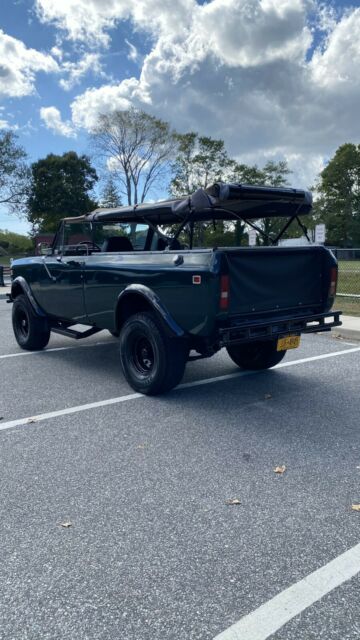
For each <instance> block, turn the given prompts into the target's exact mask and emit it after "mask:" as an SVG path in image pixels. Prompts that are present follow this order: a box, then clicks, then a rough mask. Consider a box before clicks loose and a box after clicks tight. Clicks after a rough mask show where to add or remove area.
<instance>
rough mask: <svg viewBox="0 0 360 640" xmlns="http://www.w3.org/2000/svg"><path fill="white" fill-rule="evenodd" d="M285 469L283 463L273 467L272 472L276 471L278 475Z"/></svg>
mask: <svg viewBox="0 0 360 640" xmlns="http://www.w3.org/2000/svg"><path fill="white" fill-rule="evenodd" d="M285 471H286V467H285V465H284V464H283V465H281V467H275V469H274V472H275V473H278V474H279V475H282V474H283V473H285Z"/></svg>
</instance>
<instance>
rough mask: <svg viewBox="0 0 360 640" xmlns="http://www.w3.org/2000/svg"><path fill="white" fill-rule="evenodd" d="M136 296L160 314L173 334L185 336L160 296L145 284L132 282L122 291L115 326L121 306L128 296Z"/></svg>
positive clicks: (116, 310)
mask: <svg viewBox="0 0 360 640" xmlns="http://www.w3.org/2000/svg"><path fill="white" fill-rule="evenodd" d="M134 296H137V297H138V298H140V299H141V298H142V300H143V301H145V302H146V303H147V306H150V307H151V308H152V309H153V310H154V311H155V313H156V314H157V315H158V316H160V318H161V319H162V321H163V322H164V325H165V327H166V328H167V329H168V331H169V333H170V335H171V336H173V337H176V338H183V337H185V332H184V330H183V329H182V328H181V327H180V326H179V325H178V324H177V322H176V321H175V320H174V318H173V317H172V315H171V314H170V313H169V311H168V310H167V308H166V307H165V305H164V304H163V303H162V302H161V300H160V298H159V296H158V295H157V294H156V293H155V292H154V291H152V289H150V288H149V287H146V286H145V285H143V284H130V285H128V286H127V287H126V288H125V289H124V290H123V291H122V292H121V293H120V295H119V296H118V299H117V304H116V308H115V326H117V324H118V319H119V308H120V307H121V305H122V304H123V303H124V302H125V301H126V298H130V297H131V298H132V299H134Z"/></svg>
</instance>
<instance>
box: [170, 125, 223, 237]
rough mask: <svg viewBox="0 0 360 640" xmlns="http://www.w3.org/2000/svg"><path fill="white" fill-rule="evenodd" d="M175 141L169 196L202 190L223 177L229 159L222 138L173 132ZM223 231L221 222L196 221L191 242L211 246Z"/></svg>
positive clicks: (178, 195)
mask: <svg viewBox="0 0 360 640" xmlns="http://www.w3.org/2000/svg"><path fill="white" fill-rule="evenodd" d="M176 142H177V153H176V158H175V160H174V162H173V163H172V171H173V179H172V180H171V183H170V193H171V195H172V196H173V197H181V196H185V195H189V194H191V193H193V192H194V191H196V189H199V188H203V189H206V188H207V187H208V186H210V185H211V184H213V183H214V182H223V181H225V180H226V178H227V174H228V172H229V171H230V168H231V167H232V166H233V161H232V160H231V159H230V158H229V156H228V154H227V151H226V149H225V145H224V142H223V140H214V139H213V138H210V137H208V136H199V135H198V134H197V133H195V132H190V133H185V134H176ZM227 231H228V229H227V228H226V225H225V224H224V223H222V222H221V221H217V223H216V225H215V226H214V225H213V224H209V223H197V224H196V225H195V234H194V241H195V244H199V245H200V246H215V245H217V244H219V242H223V241H224V239H225V237H226V233H227ZM230 235H231V234H230ZM227 236H229V233H227Z"/></svg>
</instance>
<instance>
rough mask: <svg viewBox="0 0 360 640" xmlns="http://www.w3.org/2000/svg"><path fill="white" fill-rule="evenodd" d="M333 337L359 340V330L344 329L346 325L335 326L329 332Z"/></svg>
mask: <svg viewBox="0 0 360 640" xmlns="http://www.w3.org/2000/svg"><path fill="white" fill-rule="evenodd" d="M331 335H332V337H333V338H335V340H336V338H339V339H340V340H341V339H344V340H358V341H360V331H356V330H353V329H346V327H336V329H334V330H333V331H332V332H331Z"/></svg>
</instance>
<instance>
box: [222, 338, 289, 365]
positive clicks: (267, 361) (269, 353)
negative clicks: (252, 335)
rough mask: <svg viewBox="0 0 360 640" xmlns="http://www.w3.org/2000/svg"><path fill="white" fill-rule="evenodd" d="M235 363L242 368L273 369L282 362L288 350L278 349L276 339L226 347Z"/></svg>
mask: <svg viewBox="0 0 360 640" xmlns="http://www.w3.org/2000/svg"><path fill="white" fill-rule="evenodd" d="M226 350H227V352H228V354H229V356H230V358H231V359H232V361H233V362H235V364H237V365H238V367H241V368H242V369H252V370H255V371H256V370H260V369H271V367H275V365H276V364H278V363H279V362H281V360H282V359H283V357H284V356H285V354H286V351H277V350H276V341H274V340H262V341H260V340H259V341H256V342H249V343H247V344H236V345H232V346H229V347H226Z"/></svg>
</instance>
